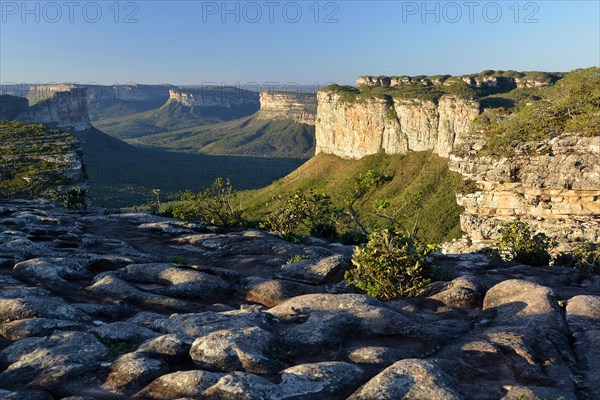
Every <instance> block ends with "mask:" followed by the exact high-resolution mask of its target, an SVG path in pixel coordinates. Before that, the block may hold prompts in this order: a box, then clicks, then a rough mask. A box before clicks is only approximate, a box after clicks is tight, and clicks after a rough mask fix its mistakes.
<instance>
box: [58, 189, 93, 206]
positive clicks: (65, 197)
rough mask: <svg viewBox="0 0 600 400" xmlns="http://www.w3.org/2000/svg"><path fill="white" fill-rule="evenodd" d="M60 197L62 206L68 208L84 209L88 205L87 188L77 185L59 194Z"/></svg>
mask: <svg viewBox="0 0 600 400" xmlns="http://www.w3.org/2000/svg"><path fill="white" fill-rule="evenodd" d="M60 199H61V201H62V203H63V206H65V207H66V208H68V209H69V210H80V209H86V208H87V206H88V202H87V189H85V188H82V187H79V186H77V187H72V188H69V189H67V191H66V192H65V193H63V194H62V195H61V196H60Z"/></svg>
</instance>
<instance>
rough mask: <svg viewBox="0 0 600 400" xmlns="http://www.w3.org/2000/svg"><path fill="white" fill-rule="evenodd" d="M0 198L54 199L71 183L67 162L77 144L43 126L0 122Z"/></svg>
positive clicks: (70, 167) (70, 166)
mask: <svg viewBox="0 0 600 400" xmlns="http://www.w3.org/2000/svg"><path fill="white" fill-rule="evenodd" d="M0 148H1V149H2V153H1V154H2V155H1V156H0V197H24V198H38V197H48V198H54V199H56V198H57V196H58V194H59V193H61V192H62V191H64V189H65V187H67V186H68V185H71V184H73V183H75V182H74V181H73V179H72V177H71V175H70V174H71V172H72V165H71V160H72V158H73V157H75V155H76V151H77V140H76V139H75V138H74V137H73V136H71V135H70V134H69V133H66V132H63V131H61V130H58V129H51V128H47V127H45V126H43V125H25V124H22V123H20V122H16V121H0Z"/></svg>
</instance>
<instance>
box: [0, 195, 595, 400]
mask: <svg viewBox="0 0 600 400" xmlns="http://www.w3.org/2000/svg"><path fill="white" fill-rule="evenodd" d="M350 251H351V248H350V247H347V246H341V245H332V244H330V243H327V242H324V241H320V240H316V239H313V240H311V242H310V243H308V244H305V245H300V244H293V243H290V242H286V241H284V240H282V239H280V238H278V237H276V236H274V235H271V234H269V233H266V232H261V231H256V230H246V231H234V232H224V231H223V230H222V229H216V228H210V227H205V226H201V225H198V224H194V223H189V222H182V221H178V220H173V219H168V218H162V217H156V216H152V215H148V214H144V213H130V214H114V215H106V214H105V213H104V210H101V209H91V210H88V211H82V212H73V211H67V210H64V209H62V208H59V207H57V206H56V205H54V204H52V203H49V202H42V201H35V202H28V201H16V200H15V201H10V202H6V201H5V202H3V203H2V204H1V205H0V321H1V323H0V337H1V338H0V397H7V398H27V399H34V398H41V399H45V398H65V397H68V396H81V397H85V398H123V399H125V398H139V399H179V398H191V399H225V398H226V399H242V398H243V399H257V400H258V399H265V398H276V399H288V400H292V399H298V398H303V399H314V400H320V399H323V398H327V399H346V398H350V399H374V398H386V399H396V398H431V399H457V400H458V399H465V400H468V399H481V398H485V399H503V398H504V399H513V398H520V396H522V397H525V398H527V399H532V400H534V399H537V400H542V399H555V398H564V399H569V400H571V399H573V400H575V399H578V398H597V397H598V396H599V395H600V393H599V392H598V387H597V384H596V383H597V377H598V376H599V374H600V366H599V365H598V363H597V362H595V360H596V358H597V355H598V351H597V348H598V345H599V344H600V343H599V342H598V334H597V332H598V330H599V329H600V316H599V315H598V305H599V304H600V280H598V279H589V278H587V279H584V278H583V277H582V276H580V273H579V272H578V271H577V270H574V269H567V268H559V267H545V268H540V267H528V266H524V265H520V264H509V265H502V267H501V268H500V265H499V264H497V263H498V261H495V260H493V259H490V258H487V257H485V256H483V255H474V254H471V255H454V256H443V255H438V256H437V258H438V262H439V263H440V265H441V266H442V267H444V268H446V269H447V271H448V272H449V273H450V275H451V276H452V278H453V280H452V281H450V282H438V283H434V284H432V285H430V286H428V287H427V288H426V289H425V290H424V292H423V293H422V294H421V295H420V296H419V297H416V298H409V299H401V300H397V301H390V302H381V301H378V300H376V299H373V298H369V297H367V296H364V295H360V294H356V293H353V291H352V290H351V289H350V288H348V287H347V286H346V285H345V284H344V282H343V281H341V276H342V275H343V271H344V270H346V269H347V268H349V265H348V263H347V259H348V257H349V254H350ZM298 254H302V255H304V256H306V257H308V259H307V260H301V261H299V262H296V263H291V264H287V263H286V261H287V260H289V259H290V258H291V257H293V256H295V255H298ZM173 257H178V259H179V260H182V259H185V260H186V261H187V263H185V264H186V265H182V264H181V263H180V264H172V263H170V262H168V259H172V258H173ZM557 299H562V300H563V301H564V304H565V305H566V307H565V309H564V310H561V308H560V307H559V305H557V304H560V303H558V302H557Z"/></svg>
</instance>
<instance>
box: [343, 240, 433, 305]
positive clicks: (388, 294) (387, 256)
mask: <svg viewBox="0 0 600 400" xmlns="http://www.w3.org/2000/svg"><path fill="white" fill-rule="evenodd" d="M434 249H435V246H431V245H427V244H425V243H423V242H421V241H420V240H419V239H418V238H416V237H415V236H414V235H412V234H409V233H405V231H404V230H388V229H381V230H375V231H373V232H372V233H371V234H369V240H368V242H367V243H365V244H363V245H361V246H359V247H356V248H355V249H354V253H353V255H352V264H354V266H355V267H356V268H354V269H351V270H349V271H347V272H346V274H345V276H344V277H345V279H346V281H347V282H348V283H349V284H350V285H352V286H355V287H357V288H358V289H360V290H362V291H363V292H365V293H366V294H367V295H369V296H373V297H376V298H378V299H381V300H391V299H395V298H398V297H402V296H414V295H416V294H417V292H418V291H419V290H421V289H422V288H424V287H425V286H426V285H428V284H429V283H430V282H431V281H432V279H435V275H436V270H435V269H434V266H433V265H432V263H431V261H430V260H429V257H428V256H429V254H430V253H431V252H432V251H433V250H434Z"/></svg>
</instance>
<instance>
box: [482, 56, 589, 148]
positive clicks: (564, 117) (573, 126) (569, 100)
mask: <svg viewBox="0 0 600 400" xmlns="http://www.w3.org/2000/svg"><path fill="white" fill-rule="evenodd" d="M544 79H546V78H544ZM547 79H548V80H549V81H554V79H558V76H554V75H552V76H550V75H548V76H547ZM513 92H514V93H512V92H511V93H512V95H511V93H509V94H507V95H511V96H513V97H514V98H513V100H517V101H518V102H517V107H515V108H514V109H512V110H510V113H506V114H507V115H505V116H504V117H503V118H487V119H486V118H485V117H482V118H479V119H478V124H477V125H479V128H480V129H481V130H483V131H484V132H485V134H486V136H487V146H486V151H487V152H488V153H490V154H493V155H499V156H508V155H510V154H511V152H512V151H513V150H514V148H515V147H516V146H518V145H520V144H523V143H530V144H535V143H536V142H539V141H547V140H549V139H551V138H553V137H555V136H557V135H560V134H562V133H578V134H581V135H583V136H597V135H600V129H599V128H600V122H599V121H600V68H597V67H594V68H587V69H577V70H574V71H571V72H569V73H568V74H566V75H565V76H564V77H563V78H562V79H560V80H559V81H558V82H557V83H556V84H555V85H553V86H550V87H546V88H538V89H531V88H529V89H515V90H514V91H513ZM504 96H506V95H504ZM536 98H537V100H536ZM535 147H536V146H532V148H535Z"/></svg>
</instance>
